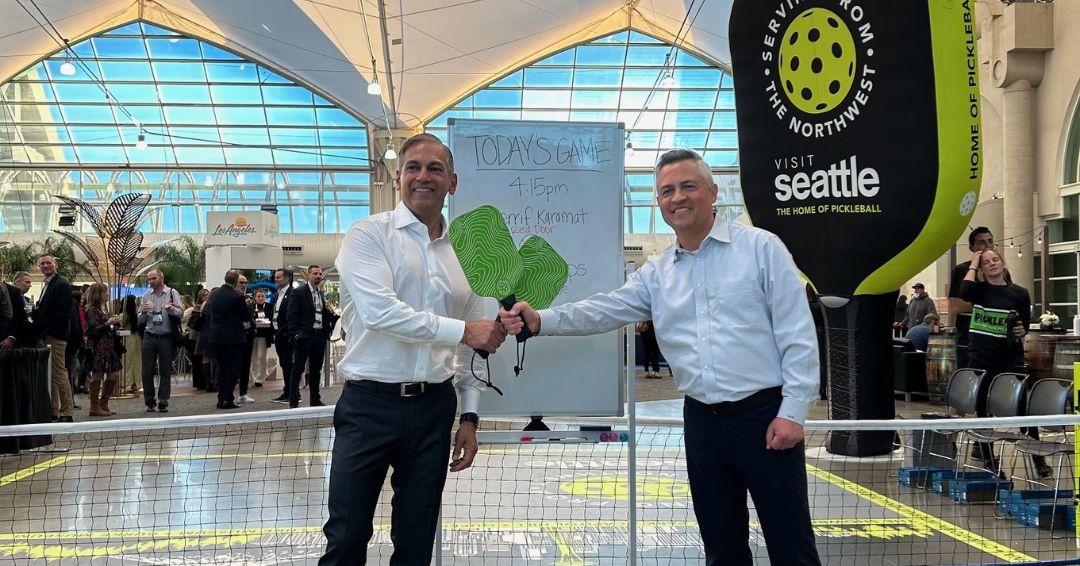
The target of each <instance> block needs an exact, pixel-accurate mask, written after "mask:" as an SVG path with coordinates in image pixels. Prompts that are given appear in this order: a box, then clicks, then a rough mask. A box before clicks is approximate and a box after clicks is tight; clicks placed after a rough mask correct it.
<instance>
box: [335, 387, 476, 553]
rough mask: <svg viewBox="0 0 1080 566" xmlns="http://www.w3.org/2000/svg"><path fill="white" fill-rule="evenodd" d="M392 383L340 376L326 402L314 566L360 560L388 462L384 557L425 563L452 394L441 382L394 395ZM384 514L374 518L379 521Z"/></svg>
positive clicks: (446, 458)
mask: <svg viewBox="0 0 1080 566" xmlns="http://www.w3.org/2000/svg"><path fill="white" fill-rule="evenodd" d="M369 385H371V386H369ZM395 389H396V387H394V386H392V385H386V384H382V385H381V386H380V387H374V386H373V384H371V382H366V383H364V384H363V385H358V384H356V383H354V382H351V381H348V382H346V384H345V386H344V390H343V391H342V393H341V398H340V399H339V400H338V402H337V407H336V408H335V409H334V431H335V437H334V455H333V462H332V464H331V466H330V497H329V504H328V507H329V510H330V518H329V519H328V520H327V521H326V525H324V526H323V533H324V534H325V535H326V554H324V555H323V557H322V559H321V560H319V564H320V565H321V566H331V565H334V566H336V565H343V564H365V563H366V562H367V558H366V557H367V544H368V541H369V540H371V535H372V533H373V532H374V529H373V528H372V523H373V520H374V516H375V507H376V504H377V503H378V502H379V492H380V490H382V486H383V482H384V481H385V479H386V472H387V470H388V468H390V467H393V468H394V472H393V475H391V477H390V485H391V487H393V489H394V497H393V500H392V503H391V505H392V507H393V510H392V511H391V518H390V538H391V539H392V540H393V542H394V554H393V555H392V556H391V557H390V564H391V565H393V566H421V565H423V566H427V565H428V564H430V563H431V554H432V550H433V545H434V543H435V532H436V529H437V528H438V526H439V505H440V503H441V501H442V490H443V485H445V483H446V473H447V470H448V466H449V463H450V430H451V428H452V427H453V424H454V414H455V413H456V412H457V395H456V394H455V393H454V387H453V385H452V384H451V382H449V381H447V382H446V383H444V384H439V385H436V386H434V387H429V388H428V389H427V391H426V392H425V393H423V394H421V395H418V396H416V397H407V398H406V397H401V395H400V393H399V391H397V390H395ZM385 520H386V518H385V517H380V518H379V522H380V523H382V522H385Z"/></svg>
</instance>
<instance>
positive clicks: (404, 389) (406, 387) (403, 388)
mask: <svg viewBox="0 0 1080 566" xmlns="http://www.w3.org/2000/svg"><path fill="white" fill-rule="evenodd" d="M410 385H419V386H420V391H416V392H415V393H410V392H409V386H410ZM425 385H427V384H426V383H424V382H422V381H421V382H420V383H402V384H401V396H402V397H403V398H405V399H408V398H409V397H416V396H417V395H421V394H423V393H424V386H425Z"/></svg>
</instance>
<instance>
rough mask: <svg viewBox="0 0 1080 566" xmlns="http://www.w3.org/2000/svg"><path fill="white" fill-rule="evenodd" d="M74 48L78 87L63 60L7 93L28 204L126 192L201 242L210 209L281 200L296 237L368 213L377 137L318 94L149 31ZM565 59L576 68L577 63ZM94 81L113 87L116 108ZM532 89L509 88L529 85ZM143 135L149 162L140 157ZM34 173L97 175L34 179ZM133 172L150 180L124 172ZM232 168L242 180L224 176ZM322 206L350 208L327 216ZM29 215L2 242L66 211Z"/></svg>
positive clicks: (11, 152)
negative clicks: (36, 166) (59, 196)
mask: <svg viewBox="0 0 1080 566" xmlns="http://www.w3.org/2000/svg"><path fill="white" fill-rule="evenodd" d="M70 49H71V51H73V52H74V53H78V54H79V56H80V57H82V59H83V60H82V61H78V62H77V64H76V73H75V74H74V75H62V74H61V73H60V66H61V65H63V64H64V63H65V62H66V61H67V57H66V56H65V54H64V53H63V52H60V53H56V54H53V55H51V56H49V57H47V58H46V59H44V60H43V61H42V62H40V63H38V64H36V65H33V66H31V67H30V68H29V69H28V70H26V71H24V72H22V73H20V74H19V75H18V76H16V77H15V78H13V79H11V81H9V83H10V82H18V83H20V84H19V85H18V86H17V87H7V84H3V85H0V92H4V93H5V95H6V96H7V100H5V105H4V106H3V108H4V109H6V110H7V112H6V113H2V109H0V113H2V114H0V115H2V116H4V119H5V123H6V124H7V126H6V130H5V127H3V126H0V159H8V160H17V161H20V162H26V163H28V164H30V165H28V169H27V170H25V171H23V172H22V173H20V175H19V177H17V178H16V179H15V180H14V183H15V185H14V186H27V187H29V186H31V184H32V185H33V186H35V187H39V188H37V189H34V191H35V192H34V193H33V194H31V193H30V192H27V193H26V194H27V198H28V199H29V200H30V201H34V202H36V201H37V200H39V199H38V194H39V193H40V200H41V201H42V202H47V201H49V197H48V193H51V192H53V191H63V192H64V193H66V194H72V195H79V196H81V197H82V198H85V199H87V200H88V201H89V202H91V204H95V205H101V204H105V203H107V202H109V201H110V200H111V199H113V198H115V197H116V196H118V195H120V194H123V193H125V192H131V191H140V192H145V193H149V194H151V195H153V198H154V199H155V202H158V203H170V204H174V205H175V206H170V207H167V208H162V209H159V210H157V211H156V212H155V213H153V217H152V218H150V219H149V220H148V221H147V223H146V224H145V227H146V228H147V229H149V230H154V231H165V232H172V233H176V232H186V233H198V232H202V229H203V228H204V227H203V226H202V225H201V224H202V216H203V213H204V212H205V211H206V210H244V209H247V210H253V209H254V207H257V206H258V205H260V204H263V203H266V202H275V200H274V199H278V201H280V202H281V203H283V204H284V205H285V210H284V214H283V215H282V228H283V230H285V231H289V230H292V229H294V228H295V229H297V230H300V231H303V232H306V233H315V232H318V231H321V230H327V229H330V230H335V231H338V230H345V229H347V228H348V226H349V225H350V224H351V223H352V222H353V221H355V220H356V219H358V218H362V217H364V216H366V215H368V214H369V209H368V206H369V201H370V193H369V191H368V185H369V184H370V173H369V172H368V171H367V168H368V167H369V161H368V159H369V155H368V147H367V145H368V139H367V136H368V134H367V127H366V125H365V124H363V123H362V122H360V121H359V120H357V119H356V118H355V117H353V116H352V115H350V114H348V113H347V112H344V111H343V110H341V109H340V108H337V107H334V106H333V105H332V104H331V103H330V102H328V101H327V100H326V99H325V98H323V97H320V96H316V95H315V94H314V93H312V92H311V91H310V90H309V89H307V88H305V87H303V86H301V85H297V84H294V83H293V82H292V81H290V80H289V79H286V78H285V77H282V76H281V75H278V74H276V73H274V72H272V71H270V70H268V69H266V68H262V67H260V66H259V65H257V64H255V63H252V62H249V61H245V60H244V59H243V58H241V57H239V56H237V55H236V54H234V53H230V52H228V51H226V50H224V49H222V48H220V47H216V46H213V45H210V44H207V43H205V42H202V41H200V40H197V39H193V38H188V37H185V36H183V35H180V34H177V33H175V32H172V31H169V30H165V29H163V28H160V27H157V26H153V25H149V24H146V25H143V24H139V23H134V24H129V25H125V26H122V27H120V28H116V29H114V30H112V31H109V32H105V33H103V34H101V35H99V36H97V37H93V38H90V39H87V40H83V41H79V42H76V43H75V44H73V45H72V46H71V48H70ZM561 59H563V60H565V62H566V63H567V64H569V63H572V55H571V56H570V57H569V58H567V57H566V56H562V57H561ZM87 68H89V69H90V70H91V72H87ZM562 72H563V74H564V75H565V76H566V77H567V78H566V79H565V82H564V84H562V85H560V86H563V87H567V88H568V87H569V78H568V77H569V76H571V73H570V71H568V70H566V69H563V70H562ZM91 73H92V74H94V75H98V76H100V77H101V78H103V79H104V80H105V81H106V82H107V85H108V86H107V88H108V90H109V91H110V92H111V94H112V95H113V99H114V100H112V101H109V100H108V99H106V96H105V92H104V91H103V89H102V88H100V87H99V86H98V84H97V78H95V77H93V76H91ZM521 76H522V73H520V72H519V73H515V74H514V75H513V76H511V77H509V78H508V79H507V82H508V83H513V82H514V81H515V80H516V81H517V84H519V85H520V84H521ZM483 98H484V100H485V101H486V102H481V103H480V104H481V105H483V104H485V103H486V104H488V106H487V107H488V108H505V109H507V110H500V112H511V113H516V114H519V113H520V110H519V107H520V104H521V91H520V89H519V90H516V91H508V92H506V93H503V94H501V95H488V96H486V97H483ZM264 104H267V105H268V106H269V107H264ZM268 113H269V114H270V115H271V118H270V124H271V126H272V127H271V128H268V127H267V114H268ZM4 131H7V132H9V133H8V134H7V135H4V134H3V132H4ZM140 133H144V134H145V137H146V141H147V143H148V147H146V148H145V149H140V148H137V147H136V139H137V137H138V136H139V134H140ZM10 140H21V141H19V142H14V143H13V142H11V141H10ZM272 146H276V147H272ZM35 162H39V163H48V164H69V166H71V167H73V168H77V167H80V166H83V165H88V166H90V167H93V168H94V169H93V170H79V169H73V170H71V171H62V170H59V169H49V170H40V171H33V170H32V164H33V163H35ZM129 165H139V166H140V167H139V168H138V170H125V168H126V167H128V166H129ZM226 166H232V167H233V168H234V169H233V170H218V168H221V167H226ZM289 166H296V167H301V168H304V169H306V170H291V169H289ZM207 168H210V169H213V172H207V171H206V170H205V169H207ZM271 168H273V169H274V170H275V171H274V172H273V173H271V172H270V169H271ZM316 168H318V171H316ZM236 169H239V170H236ZM324 176H325V178H326V179H327V183H331V181H330V179H334V180H335V181H333V183H332V184H331V185H330V187H329V188H328V189H327V190H328V193H327V194H326V196H323V192H322V191H323V189H324V187H323V186H322V178H323V177H324ZM22 177H25V180H22ZM279 186H280V189H278V188H277V187H279ZM271 192H273V193H274V194H273V195H271V194H270V193H271ZM324 200H328V201H329V202H332V203H337V202H339V201H340V202H342V203H346V204H345V205H342V206H340V207H338V205H336V204H334V207H330V208H326V209H325V211H324V210H323V209H322V208H320V207H321V205H322V203H323V201H324ZM290 202H293V203H298V204H296V205H290V204H288V203H290ZM19 208H20V210H21V211H22V212H23V213H24V216H26V217H27V220H26V221H20V220H18V217H16V216H14V215H9V214H8V213H7V211H6V210H4V211H3V217H2V218H0V232H2V231H14V232H27V231H31V232H34V231H36V232H42V231H47V230H48V229H49V228H51V227H52V224H54V223H55V218H54V217H55V208H56V207H55V204H48V205H45V204H42V205H41V210H40V211H37V210H35V209H34V208H32V207H28V206H25V205H23V206H20V207H19ZM85 228H86V227H85V226H80V227H79V229H85Z"/></svg>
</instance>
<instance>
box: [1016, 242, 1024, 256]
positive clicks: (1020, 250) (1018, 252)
mask: <svg viewBox="0 0 1080 566" xmlns="http://www.w3.org/2000/svg"><path fill="white" fill-rule="evenodd" d="M1016 257H1024V245H1023V244H1020V247H1019V248H1016Z"/></svg>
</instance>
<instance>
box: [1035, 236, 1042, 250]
mask: <svg viewBox="0 0 1080 566" xmlns="http://www.w3.org/2000/svg"><path fill="white" fill-rule="evenodd" d="M1036 242H1037V243H1038V245H1039V246H1040V247H1041V246H1042V232H1039V238H1038V239H1037V240H1036Z"/></svg>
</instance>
